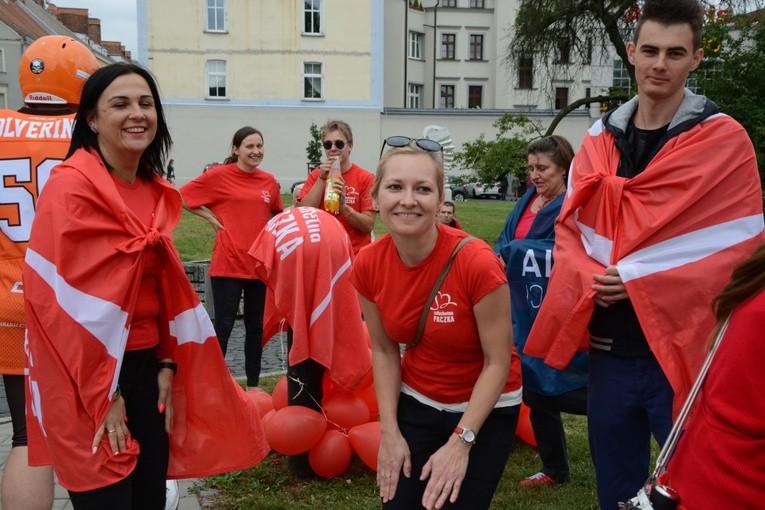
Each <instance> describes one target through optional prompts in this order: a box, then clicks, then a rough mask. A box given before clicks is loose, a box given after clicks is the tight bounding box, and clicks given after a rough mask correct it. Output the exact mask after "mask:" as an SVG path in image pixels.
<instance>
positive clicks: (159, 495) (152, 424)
mask: <svg viewBox="0 0 765 510" xmlns="http://www.w3.org/2000/svg"><path fill="white" fill-rule="evenodd" d="M157 372H158V369H157V360H156V358H155V353H154V349H142V350H138V351H127V352H125V357H124V359H123V360H122V369H121V371H120V377H119V385H120V391H121V392H122V398H124V399H125V412H126V413H127V417H128V422H127V426H128V429H130V434H131V435H132V436H133V438H134V439H135V440H136V441H138V444H139V446H140V448H141V453H139V454H138V463H137V464H136V467H135V469H134V470H133V472H132V473H130V474H129V475H128V476H127V478H124V479H122V480H120V481H119V482H117V483H113V484H111V485H107V486H106V487H100V488H98V489H93V490H89V491H84V492H75V491H69V497H70V499H71V500H72V506H74V508H75V510H91V509H92V510H103V509H108V510H164V508H165V479H166V478H167V464H168V456H169V451H170V443H169V439H168V437H167V433H166V432H165V417H164V415H163V414H160V413H159V409H157V400H158V399H159V387H158V386H157Z"/></svg>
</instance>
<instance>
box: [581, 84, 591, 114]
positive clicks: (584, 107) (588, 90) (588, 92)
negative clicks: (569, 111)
mask: <svg viewBox="0 0 765 510" xmlns="http://www.w3.org/2000/svg"><path fill="white" fill-rule="evenodd" d="M584 97H585V98H586V99H590V98H591V97H592V89H591V88H590V87H587V88H586V89H584ZM590 106H592V105H591V104H583V105H582V110H589V109H590Z"/></svg>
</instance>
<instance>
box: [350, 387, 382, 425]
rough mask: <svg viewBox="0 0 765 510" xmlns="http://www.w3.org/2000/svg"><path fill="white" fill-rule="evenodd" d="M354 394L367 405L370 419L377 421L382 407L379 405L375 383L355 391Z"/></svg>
mask: <svg viewBox="0 0 765 510" xmlns="http://www.w3.org/2000/svg"><path fill="white" fill-rule="evenodd" d="M353 394H354V395H356V396H357V397H359V398H360V399H361V400H363V401H364V403H365V404H366V405H367V408H368V409H369V419H370V420H376V419H377V415H378V413H379V412H380V406H379V405H378V404H377V394H376V393H375V385H374V383H372V384H370V385H369V386H366V387H364V388H361V389H359V390H356V391H354V392H353Z"/></svg>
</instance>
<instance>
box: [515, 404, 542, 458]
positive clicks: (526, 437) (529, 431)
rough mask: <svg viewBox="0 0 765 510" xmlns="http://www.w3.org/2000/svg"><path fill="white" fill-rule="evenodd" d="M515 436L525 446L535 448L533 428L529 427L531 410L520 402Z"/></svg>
mask: <svg viewBox="0 0 765 510" xmlns="http://www.w3.org/2000/svg"><path fill="white" fill-rule="evenodd" d="M515 435H516V436H518V437H520V438H521V440H522V441H523V442H524V443H526V444H527V445H530V446H533V447H534V448H536V447H537V440H536V438H535V437H534V428H533V427H532V426H531V409H529V407H528V406H527V405H526V404H524V403H523V402H521V414H520V415H519V416H518V426H517V427H516V428H515Z"/></svg>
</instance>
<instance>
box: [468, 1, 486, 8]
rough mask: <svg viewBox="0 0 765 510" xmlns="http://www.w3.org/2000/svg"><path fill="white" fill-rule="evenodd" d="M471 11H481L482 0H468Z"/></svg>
mask: <svg viewBox="0 0 765 510" xmlns="http://www.w3.org/2000/svg"><path fill="white" fill-rule="evenodd" d="M470 8H471V9H483V0H470Z"/></svg>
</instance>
